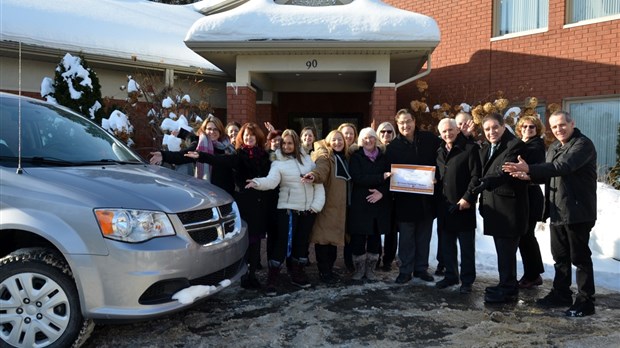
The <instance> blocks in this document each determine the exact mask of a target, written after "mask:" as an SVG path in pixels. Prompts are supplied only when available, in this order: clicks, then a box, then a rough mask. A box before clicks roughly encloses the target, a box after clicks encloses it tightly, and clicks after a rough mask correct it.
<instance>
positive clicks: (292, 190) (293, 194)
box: [252, 150, 325, 213]
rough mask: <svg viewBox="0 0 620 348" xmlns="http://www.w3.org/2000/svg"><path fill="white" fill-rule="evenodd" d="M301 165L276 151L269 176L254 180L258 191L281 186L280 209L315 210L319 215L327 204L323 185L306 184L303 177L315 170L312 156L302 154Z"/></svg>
mask: <svg viewBox="0 0 620 348" xmlns="http://www.w3.org/2000/svg"><path fill="white" fill-rule="evenodd" d="M301 159H302V162H303V164H300V163H299V162H298V161H297V159H295V158H293V157H286V156H283V155H282V153H281V152H280V150H277V151H276V159H275V160H274V161H273V162H271V169H270V170H269V174H267V176H266V177H264V178H254V179H252V181H254V183H256V189H257V190H262V191H265V190H271V189H274V188H276V187H277V186H278V185H280V196H279V198H278V209H292V210H298V211H306V210H313V211H314V212H316V213H318V212H320V211H321V210H322V209H323V205H324V204H325V189H324V188H323V184H304V183H302V182H301V177H302V176H303V175H306V174H307V173H309V172H310V171H312V169H314V163H313V162H312V160H311V159H310V156H308V155H306V154H302V157H301Z"/></svg>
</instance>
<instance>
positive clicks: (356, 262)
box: [351, 254, 377, 280]
mask: <svg viewBox="0 0 620 348" xmlns="http://www.w3.org/2000/svg"><path fill="white" fill-rule="evenodd" d="M376 261H377V260H375V262H376ZM353 266H355V271H354V272H353V275H352V276H351V279H353V280H361V279H362V278H364V274H366V254H362V255H353ZM371 268H374V265H373V266H372V267H371Z"/></svg>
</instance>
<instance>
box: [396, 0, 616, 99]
mask: <svg viewBox="0 0 620 348" xmlns="http://www.w3.org/2000/svg"><path fill="white" fill-rule="evenodd" d="M385 1H386V3H389V4H391V5H392V6H396V7H399V8H402V9H405V10H410V11H414V12H419V13H422V14H425V15H428V16H430V17H432V18H434V19H435V20H436V21H437V23H438V25H439V28H440V30H441V43H440V44H439V46H438V47H437V49H436V50H435V51H434V53H433V56H432V72H431V74H430V75H429V76H428V77H426V78H424V80H425V81H427V82H428V84H429V90H428V95H429V104H434V103H439V102H444V101H445V102H448V103H451V104H455V103H460V102H462V101H466V102H468V103H470V104H471V103H476V102H478V101H481V100H488V99H491V98H495V97H496V92H497V91H499V90H501V91H503V92H504V93H505V96H506V97H507V98H508V99H511V100H512V101H517V100H521V98H523V99H524V98H525V97H527V96H537V97H538V98H539V99H541V100H542V101H544V102H545V103H547V104H548V103H561V102H562V99H563V98H567V97H581V96H596V95H609V94H618V93H620V50H619V49H618V47H620V20H614V21H607V22H601V23H595V24H588V25H582V26H577V27H572V28H563V25H564V12H565V0H549V29H548V31H547V32H544V33H538V34H532V35H527V36H521V37H515V38H511V39H503V40H496V41H491V40H490V39H491V36H492V24H493V23H492V13H493V9H492V3H493V1H490V0H469V1H463V0H458V1H455V0H436V1H428V0H385ZM419 96H420V94H419V93H418V91H417V90H416V89H415V88H414V84H409V85H407V86H403V87H401V88H400V89H399V91H398V102H397V105H398V107H406V106H408V104H409V102H410V101H411V100H412V99H415V98H418V97H419Z"/></svg>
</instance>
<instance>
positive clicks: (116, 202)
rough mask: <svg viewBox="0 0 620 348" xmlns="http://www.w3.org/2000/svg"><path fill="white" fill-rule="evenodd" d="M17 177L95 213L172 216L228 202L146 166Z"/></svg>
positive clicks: (204, 186) (184, 178)
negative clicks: (148, 212)
mask: <svg viewBox="0 0 620 348" xmlns="http://www.w3.org/2000/svg"><path fill="white" fill-rule="evenodd" d="M23 175H25V176H28V177H31V179H38V180H33V181H31V180H27V181H28V187H29V188H30V189H32V190H34V191H38V192H45V193H49V194H57V195H62V196H63V198H64V199H75V200H77V201H80V202H82V204H85V205H90V206H92V207H100V208H126V209H145V210H157V211H163V212H166V213H176V212H181V211H191V210H198V209H205V208H209V207H213V206H219V205H222V204H225V203H230V202H231V201H232V197H231V196H230V195H228V193H226V192H225V191H224V190H222V189H220V188H218V187H216V186H215V185H211V184H209V183H208V182H207V181H204V180H199V179H196V178H194V177H190V176H188V175H185V174H180V173H177V172H175V171H173V170H170V169H167V168H163V167H158V166H153V165H146V164H112V165H99V166H86V167H28V168H25V169H24V174H23ZM24 179H26V178H24ZM33 185H36V188H35V187H32V186H33ZM25 189H26V191H27V190H28V189H27V188H26V187H25ZM72 196H73V197H72Z"/></svg>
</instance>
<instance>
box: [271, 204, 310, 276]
mask: <svg viewBox="0 0 620 348" xmlns="http://www.w3.org/2000/svg"><path fill="white" fill-rule="evenodd" d="M277 215H278V228H277V233H273V234H272V235H270V236H269V238H267V258H268V259H269V260H273V261H276V262H277V263H279V264H282V263H283V262H284V260H285V259H286V257H287V254H288V251H289V248H290V257H291V258H293V259H294V260H297V261H300V262H302V263H306V262H307V261H308V247H309V238H310V232H311V231H312V225H313V224H314V219H315V218H316V214H311V213H309V212H297V211H295V210H289V209H278V211H277ZM289 228H290V231H291V233H292V238H291V241H290V244H289Z"/></svg>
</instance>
